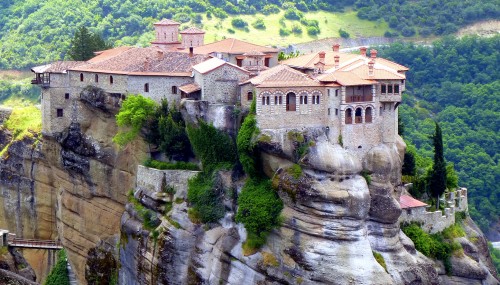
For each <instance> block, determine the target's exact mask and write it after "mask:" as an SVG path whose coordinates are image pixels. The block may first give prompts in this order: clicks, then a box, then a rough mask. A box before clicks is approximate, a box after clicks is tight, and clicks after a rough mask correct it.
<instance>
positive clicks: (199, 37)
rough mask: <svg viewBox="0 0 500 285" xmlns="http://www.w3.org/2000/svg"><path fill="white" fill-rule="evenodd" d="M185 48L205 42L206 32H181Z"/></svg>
mask: <svg viewBox="0 0 500 285" xmlns="http://www.w3.org/2000/svg"><path fill="white" fill-rule="evenodd" d="M181 37H182V46H183V47H184V48H190V47H199V46H201V45H203V44H204V39H205V35H204V34H181Z"/></svg>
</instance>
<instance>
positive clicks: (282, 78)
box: [244, 65, 321, 87]
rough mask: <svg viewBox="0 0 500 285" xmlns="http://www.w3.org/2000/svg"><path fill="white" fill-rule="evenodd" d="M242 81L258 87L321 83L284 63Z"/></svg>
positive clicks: (317, 84)
mask: <svg viewBox="0 0 500 285" xmlns="http://www.w3.org/2000/svg"><path fill="white" fill-rule="evenodd" d="M244 83H252V84H253V85H256V86H258V87H289V86H321V83H320V82H318V81H317V80H315V79H313V78H312V77H310V76H309V75H307V74H304V73H302V72H300V71H297V70H295V69H293V68H291V67H288V66H286V65H277V66H275V67H273V68H270V69H268V70H264V71H262V72H261V73H260V74H259V75H257V76H255V77H253V78H251V79H249V80H248V81H246V82H244Z"/></svg>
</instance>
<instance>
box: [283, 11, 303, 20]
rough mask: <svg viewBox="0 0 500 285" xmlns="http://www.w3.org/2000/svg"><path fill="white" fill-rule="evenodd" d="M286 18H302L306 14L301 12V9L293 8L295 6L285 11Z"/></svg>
mask: <svg viewBox="0 0 500 285" xmlns="http://www.w3.org/2000/svg"><path fill="white" fill-rule="evenodd" d="M284 16H285V18H286V19H288V20H300V19H301V18H303V17H304V14H302V12H300V11H299V10H296V9H293V8H288V9H287V10H286V11H285V15H284Z"/></svg>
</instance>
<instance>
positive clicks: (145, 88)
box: [144, 83, 149, 92]
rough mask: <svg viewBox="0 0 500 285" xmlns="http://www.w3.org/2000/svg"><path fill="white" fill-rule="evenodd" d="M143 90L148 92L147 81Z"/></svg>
mask: <svg viewBox="0 0 500 285" xmlns="http://www.w3.org/2000/svg"><path fill="white" fill-rule="evenodd" d="M144 92H149V83H146V84H144Z"/></svg>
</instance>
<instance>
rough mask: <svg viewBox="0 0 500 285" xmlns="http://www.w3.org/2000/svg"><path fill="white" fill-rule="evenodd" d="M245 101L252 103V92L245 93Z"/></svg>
mask: <svg viewBox="0 0 500 285" xmlns="http://www.w3.org/2000/svg"><path fill="white" fill-rule="evenodd" d="M247 100H248V101H252V100H253V92H252V91H248V93H247Z"/></svg>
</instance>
